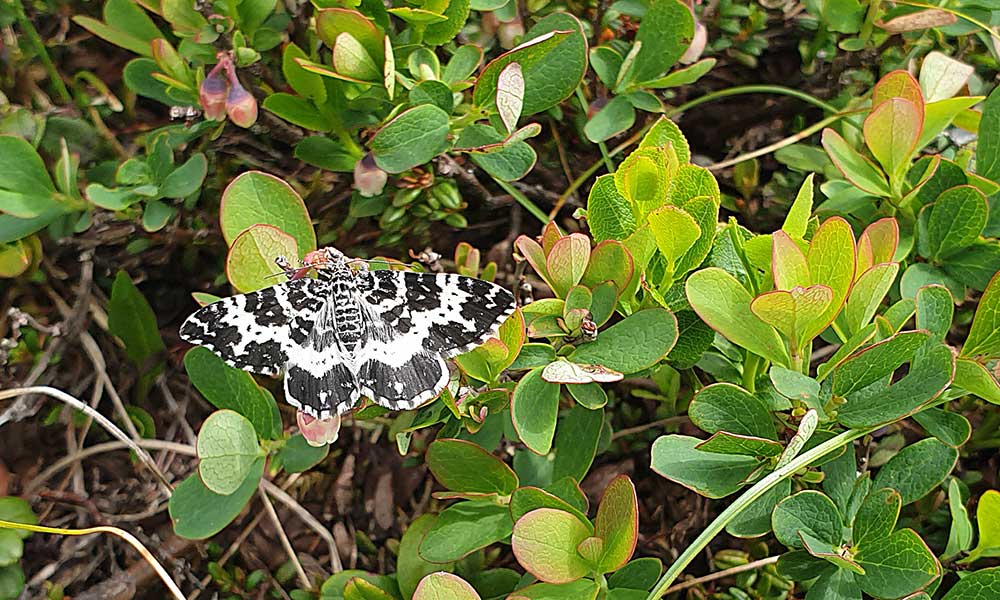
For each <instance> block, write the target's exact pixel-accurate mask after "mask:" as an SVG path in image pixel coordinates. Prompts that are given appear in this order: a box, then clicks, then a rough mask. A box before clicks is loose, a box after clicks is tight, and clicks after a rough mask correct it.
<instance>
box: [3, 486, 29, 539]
mask: <svg viewBox="0 0 1000 600" xmlns="http://www.w3.org/2000/svg"><path fill="white" fill-rule="evenodd" d="M0 521H10V522H12V523H25V524H27V525H38V516H37V515H35V513H34V512H33V511H32V510H31V505H30V504H28V502H27V501H26V500H24V499H22V498H18V497H16V496H4V497H2V498H0ZM2 531H9V532H11V533H12V534H13V535H14V536H15V537H17V538H18V539H22V540H23V539H27V538H28V537H30V536H31V534H32V532H30V531H28V530H27V529H4V530H2Z"/></svg>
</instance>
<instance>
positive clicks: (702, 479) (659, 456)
mask: <svg viewBox="0 0 1000 600" xmlns="http://www.w3.org/2000/svg"><path fill="white" fill-rule="evenodd" d="M699 443H701V440H699V439H698V438H693V437H688V436H685V435H665V436H661V437H659V438H657V440H656V441H655V442H653V448H652V463H651V466H652V469H653V470H654V471H656V472H657V473H658V474H660V475H662V476H663V477H666V478H667V479H669V480H671V481H674V482H676V483H679V484H681V485H683V486H684V487H686V488H688V489H690V490H693V491H695V492H697V493H699V494H701V495H702V496H706V497H708V498H723V497H725V496H728V495H729V494H732V493H733V492H735V491H736V490H738V489H740V488H741V487H743V483H744V482H745V480H746V478H747V477H748V476H749V475H750V473H752V472H753V471H754V470H755V469H756V468H757V466H758V465H759V461H757V460H756V459H754V458H751V457H749V456H737V455H730V454H713V453H711V452H702V451H701V450H697V449H696V448H695V446H697V445H698V444H699Z"/></svg>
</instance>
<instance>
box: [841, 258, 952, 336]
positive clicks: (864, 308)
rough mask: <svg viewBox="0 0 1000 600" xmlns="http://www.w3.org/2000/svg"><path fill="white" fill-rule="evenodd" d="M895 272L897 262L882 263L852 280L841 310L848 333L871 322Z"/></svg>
mask: <svg viewBox="0 0 1000 600" xmlns="http://www.w3.org/2000/svg"><path fill="white" fill-rule="evenodd" d="M897 273H899V263H882V264H878V265H875V266H873V267H872V268H870V269H868V270H867V271H865V272H864V273H863V274H862V275H861V277H859V278H858V280H857V281H855V282H854V285H853V286H852V287H851V293H850V295H849V296H848V297H847V306H846V307H845V308H844V312H843V314H844V321H845V322H846V324H847V332H848V334H849V335H853V334H854V333H856V332H857V331H859V330H860V329H861V328H862V327H864V326H865V325H867V324H868V323H869V322H871V319H872V317H874V316H875V313H876V312H877V311H878V308H879V306H881V305H882V300H883V299H885V295H886V294H887V293H888V292H889V288H890V287H891V286H892V283H893V282H894V281H895V280H896V274H897ZM949 304H950V301H949Z"/></svg>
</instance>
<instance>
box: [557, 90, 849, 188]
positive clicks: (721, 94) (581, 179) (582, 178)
mask: <svg viewBox="0 0 1000 600" xmlns="http://www.w3.org/2000/svg"><path fill="white" fill-rule="evenodd" d="M739 94H779V95H784V96H791V97H793V98H798V99H799V100H802V101H803V102H807V103H809V104H812V105H813V106H817V107H819V108H822V109H823V110H825V111H827V112H832V113H836V112H838V111H839V110H840V109H838V108H837V107H836V106H833V105H831V104H827V103H826V102H823V101H822V100H820V99H819V98H816V97H815V96H810V95H809V94H806V93H805V92H801V91H799V90H795V89H792V88H787V87H784V86H780V85H741V86H737V87H734V88H729V89H725V90H719V91H717V92H712V93H710V94H705V95H704V96H699V97H698V98H695V99H694V100H691V101H690V102H685V103H684V104H681V105H680V106H678V107H677V108H673V109H671V110H668V111H667V112H666V113H664V116H666V117H674V116H676V115H679V114H682V113H684V112H686V111H688V110H690V109H692V108H694V107H696V106H700V105H702V104H706V103H708V102H714V101H715V100H719V99H721V98H726V97H728V96H736V95H739ZM848 122H849V123H851V122H850V121H848ZM654 123H656V121H650V122H649V123H646V124H645V125H643V126H642V128H641V129H639V131H637V132H636V133H634V134H633V135H632V136H631V137H630V138H628V139H627V140H625V141H624V142H622V143H621V144H619V145H618V146H617V147H615V148H614V149H613V150H611V152H609V153H608V156H610V157H612V158H613V157H615V156H617V155H618V154H620V153H622V152H624V151H625V150H626V149H627V148H629V147H630V146H632V144H635V143H636V142H638V141H639V140H640V139H642V137H643V136H644V135H646V132H648V131H649V129H650V128H651V127H652V126H653V124H654ZM851 124H852V125H854V123H851ZM854 126H855V127H857V125H854ZM744 160H745V159H744ZM602 164H604V158H603V157H602V158H601V160H599V161H597V162H595V163H594V164H592V165H590V166H589V167H587V169H586V170H585V171H584V172H582V173H580V175H579V176H578V177H577V178H576V179H574V180H573V182H572V183H571V184H570V185H569V187H568V188H566V191H564V192H563V193H562V194H561V195H560V196H559V201H558V202H556V205H557V206H562V205H563V203H565V202H566V198H569V196H570V195H571V194H573V192H575V191H576V190H577V189H579V188H580V186H582V185H583V184H584V183H586V181H587V180H588V179H590V178H591V177H592V176H593V175H594V173H596V172H597V170H598V169H600V168H601V165H602Z"/></svg>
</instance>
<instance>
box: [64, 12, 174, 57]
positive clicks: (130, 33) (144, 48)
mask: <svg viewBox="0 0 1000 600" xmlns="http://www.w3.org/2000/svg"><path fill="white" fill-rule="evenodd" d="M103 16H104V22H103V23H102V22H100V21H97V20H95V19H91V18H89V17H83V16H75V17H73V21H75V22H76V23H77V24H78V25H80V26H81V27H83V28H84V29H86V30H88V31H90V32H91V33H93V34H94V35H96V36H98V37H100V38H102V39H104V40H106V41H108V42H111V43H112V44H115V45H117V46H121V47H122V48H125V49H126V50H130V51H132V52H135V53H136V54H141V55H142V56H152V55H153V51H152V48H151V47H150V43H151V42H152V41H153V40H155V39H157V38H162V37H163V34H162V33H160V30H159V28H157V27H156V24H154V23H153V20H152V19H150V18H149V16H148V15H147V14H146V12H145V11H144V10H142V8H140V6H139V4H138V3H136V2H132V1H131V0H108V1H107V2H106V3H105V4H104V10H103Z"/></svg>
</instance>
